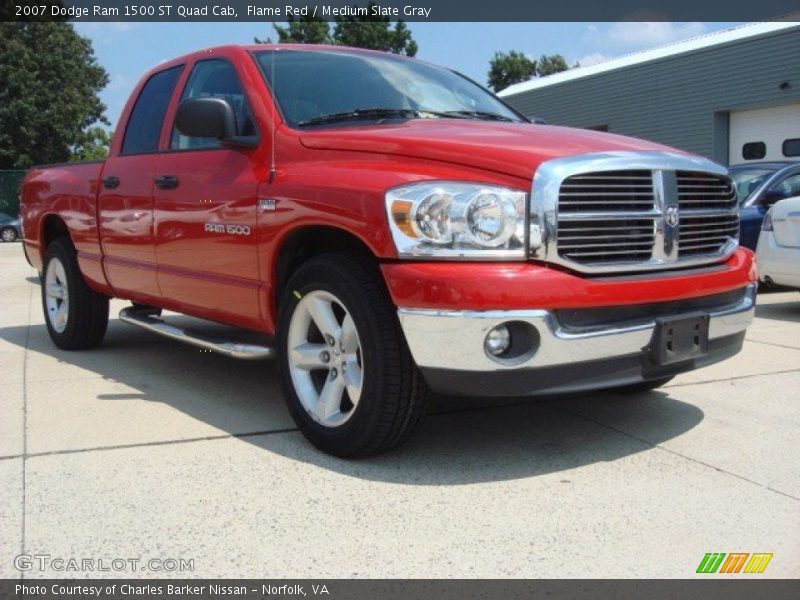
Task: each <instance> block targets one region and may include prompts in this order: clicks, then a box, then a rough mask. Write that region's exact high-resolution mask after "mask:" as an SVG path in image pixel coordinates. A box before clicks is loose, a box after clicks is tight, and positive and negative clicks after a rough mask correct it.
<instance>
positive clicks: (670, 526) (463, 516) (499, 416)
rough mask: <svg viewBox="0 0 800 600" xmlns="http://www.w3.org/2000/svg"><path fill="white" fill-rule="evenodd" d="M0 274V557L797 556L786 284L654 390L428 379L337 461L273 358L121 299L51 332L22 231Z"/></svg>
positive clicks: (381, 565) (345, 569)
mask: <svg viewBox="0 0 800 600" xmlns="http://www.w3.org/2000/svg"><path fill="white" fill-rule="evenodd" d="M0 274H2V283H0V305H1V306H2V310H0V366H1V367H2V368H1V369H0V373H2V393H0V397H2V400H1V402H2V406H1V407H0V409H1V410H2V416H1V417H0V577H18V576H19V575H20V572H19V571H18V570H17V569H16V568H15V565H14V557H15V556H17V555H19V554H29V555H43V554H47V555H50V556H51V557H63V558H81V559H82V558H88V559H94V560H101V559H102V560H103V561H107V563H110V561H111V560H112V559H114V558H123V559H128V558H139V559H142V560H147V559H151V558H156V559H167V558H174V559H193V562H194V570H193V571H192V572H183V573H181V572H170V573H166V575H168V576H182V577H186V576H190V577H276V578H278V577H301V578H302V577H316V578H348V577H372V578H378V577H390V578H392V577H437V578H438V577H519V578H528V577H531V578H533V577H580V578H590V577H667V578H669V577H681V578H682V577H690V576H693V575H695V570H696V569H697V566H698V564H699V563H700V561H701V559H702V558H703V556H704V555H705V553H707V552H768V553H773V555H774V556H773V558H772V561H771V562H770V563H769V565H768V567H767V569H766V571H765V572H764V574H763V575H757V576H755V577H798V576H800V442H799V441H798V440H799V439H800V438H798V431H800V293H798V292H785V293H772V294H763V295H761V296H760V297H759V306H758V309H757V318H756V322H755V324H754V325H753V326H752V328H751V329H750V330H749V332H748V336H747V342H746V344H745V348H744V351H743V352H742V353H740V354H739V355H737V356H736V357H734V358H732V359H730V360H728V361H726V362H723V363H720V364H718V365H715V366H712V367H710V368H707V369H705V370H700V371H696V372H693V373H689V374H686V375H682V376H680V377H678V378H676V379H675V380H673V382H672V383H671V384H670V385H668V386H667V387H665V388H663V389H662V390H659V391H656V392H650V393H646V394H639V395H633V396H622V395H614V394H600V393H598V394H593V395H588V396H581V397H572V398H557V399H544V400H537V401H526V402H520V401H518V402H511V403H509V402H508V401H503V402H499V401H496V402H489V401H475V400H469V401H467V400H459V399H446V400H442V401H440V402H439V403H438V404H437V405H436V406H435V407H434V410H433V412H434V414H431V415H429V416H428V418H427V419H426V420H425V422H424V424H423V426H422V427H421V430H420V431H419V432H418V434H417V435H416V436H415V437H414V438H413V439H412V440H411V442H410V443H409V444H408V445H406V446H404V447H403V448H402V449H400V450H398V451H395V452H392V453H390V454H387V455H384V456H380V457H378V458H374V459H369V460H361V461H343V460H339V459H336V458H332V457H329V456H327V455H324V454H321V453H320V452H318V451H317V450H315V449H314V448H313V447H311V446H310V445H309V444H308V443H307V442H306V441H305V440H304V438H303V437H302V436H301V435H300V434H299V433H298V432H297V431H296V430H295V427H294V424H293V423H292V421H291V419H290V417H289V414H288V412H287V411H286V409H285V407H284V401H283V398H282V397H281V394H280V391H279V386H278V383H277V373H276V369H275V367H274V365H272V364H271V363H261V362H259V363H252V362H237V361H235V360H234V359H230V358H226V357H222V356H219V355H215V354H210V353H207V352H201V351H199V350H198V349H196V348H193V347H190V346H186V345H182V344H180V343H177V342H173V341H169V340H165V339H163V338H160V337H157V336H155V335H153V334H150V333H147V332H145V331H141V330H139V329H137V328H133V327H131V326H129V325H125V324H123V323H121V322H120V321H118V320H117V318H116V314H117V313H118V312H119V309H120V308H122V307H124V306H125V303H123V302H120V301H114V302H113V303H112V320H111V323H110V325H109V329H108V334H107V336H106V339H105V342H104V343H103V344H102V346H101V347H99V348H97V349H95V350H91V351H85V352H73V353H69V352H63V351H61V350H58V349H56V348H55V347H54V346H53V345H52V344H51V342H50V340H49V338H48V336H47V331H46V329H45V326H44V321H43V317H42V311H41V306H40V297H39V285H38V279H37V276H36V273H35V272H34V270H33V269H31V268H30V267H29V266H28V265H27V263H26V262H25V260H24V258H23V257H22V250H21V247H20V245H19V244H4V245H0ZM24 575H25V577H31V578H33V577H43V576H49V577H58V576H62V575H67V576H71V577H75V576H81V573H66V574H65V573H58V572H53V571H45V572H42V571H39V570H36V569H34V570H32V571H28V572H26V573H25V574H24ZM85 575H90V576H125V577H145V576H146V577H150V576H162V575H164V573H161V572H153V571H152V570H147V569H145V570H141V569H138V570H136V571H131V570H126V571H123V572H114V571H106V572H95V573H86V574H85ZM719 576H721V575H716V576H714V577H719ZM731 576H732V577H733V576H734V575H731ZM705 577H708V575H706V576H705ZM735 577H754V576H753V575H746V576H745V575H742V574H740V575H735Z"/></svg>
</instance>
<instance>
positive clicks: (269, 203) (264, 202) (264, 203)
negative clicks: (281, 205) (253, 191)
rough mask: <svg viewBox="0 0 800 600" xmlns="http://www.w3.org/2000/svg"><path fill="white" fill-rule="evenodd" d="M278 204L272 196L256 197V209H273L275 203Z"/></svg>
mask: <svg viewBox="0 0 800 600" xmlns="http://www.w3.org/2000/svg"><path fill="white" fill-rule="evenodd" d="M277 204H278V201H277V200H274V199H273V198H259V199H258V210H262V211H265V212H266V211H273V210H275V207H276V205H277Z"/></svg>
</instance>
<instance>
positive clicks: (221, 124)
mask: <svg viewBox="0 0 800 600" xmlns="http://www.w3.org/2000/svg"><path fill="white" fill-rule="evenodd" d="M175 127H176V128H177V130H178V131H179V132H180V133H181V134H182V135H185V136H188V137H205V138H217V139H218V140H219V141H220V142H221V143H223V144H230V145H232V146H244V147H246V148H255V147H256V146H258V138H257V137H256V136H243V135H236V113H235V112H234V110H233V107H232V106H231V105H230V104H229V103H228V102H227V101H226V100H223V99H222V98H187V99H186V100H183V101H182V102H181V103H180V105H179V106H178V114H177V115H176V116H175Z"/></svg>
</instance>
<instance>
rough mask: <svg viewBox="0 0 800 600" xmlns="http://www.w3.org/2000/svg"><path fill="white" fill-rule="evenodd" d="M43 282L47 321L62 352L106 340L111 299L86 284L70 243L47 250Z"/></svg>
mask: <svg viewBox="0 0 800 600" xmlns="http://www.w3.org/2000/svg"><path fill="white" fill-rule="evenodd" d="M41 279H42V282H41V288H42V308H43V310H44V321H45V323H46V324H47V332H48V333H49V334H50V339H52V340H53V343H54V344H55V345H56V346H58V347H59V348H61V349H62V350H83V349H86V348H93V347H95V346H97V345H98V344H99V343H100V342H101V341H103V336H105V333H106V327H108V298H106V297H105V296H103V295H102V294H98V293H97V292H94V291H92V290H91V289H90V288H89V286H87V285H86V282H85V281H84V279H83V275H82V274H81V271H80V267H79V266H78V257H77V254H76V252H75V248H74V247H73V246H72V244H71V243H70V242H69V240H67V239H65V238H59V239H57V240H55V241H54V242H53V243H52V244H50V246H49V247H48V248H47V252H46V253H45V256H44V275H43V277H42V278H41Z"/></svg>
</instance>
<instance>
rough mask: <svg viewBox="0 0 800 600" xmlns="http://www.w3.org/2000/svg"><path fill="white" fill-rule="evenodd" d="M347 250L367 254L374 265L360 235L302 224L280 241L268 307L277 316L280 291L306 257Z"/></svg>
mask: <svg viewBox="0 0 800 600" xmlns="http://www.w3.org/2000/svg"><path fill="white" fill-rule="evenodd" d="M336 252H339V253H348V254H358V255H361V256H365V257H369V258H370V259H371V260H374V261H375V262H376V264H377V255H376V253H375V252H374V251H373V250H372V248H370V246H369V245H368V244H367V242H365V241H364V240H363V239H362V238H361V237H359V236H358V235H356V234H354V233H353V232H352V231H348V230H346V229H343V228H341V227H336V226H333V225H301V226H298V227H296V228H294V229H292V230H291V231H289V232H287V234H286V235H285V236H284V237H283V238H282V239H281V240H280V242H279V243H278V246H277V249H276V250H275V254H274V261H273V267H272V282H273V286H272V297H271V298H270V309H271V310H272V313H273V315H275V316H276V315H277V312H278V301H279V299H280V290H282V289H283V287H284V286H285V285H286V282H287V281H288V280H289V277H291V275H292V273H293V272H294V271H295V270H296V269H297V268H298V267H299V266H300V265H301V264H303V263H304V262H305V261H307V260H308V259H310V258H312V257H314V256H318V255H320V254H327V253H336Z"/></svg>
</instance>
